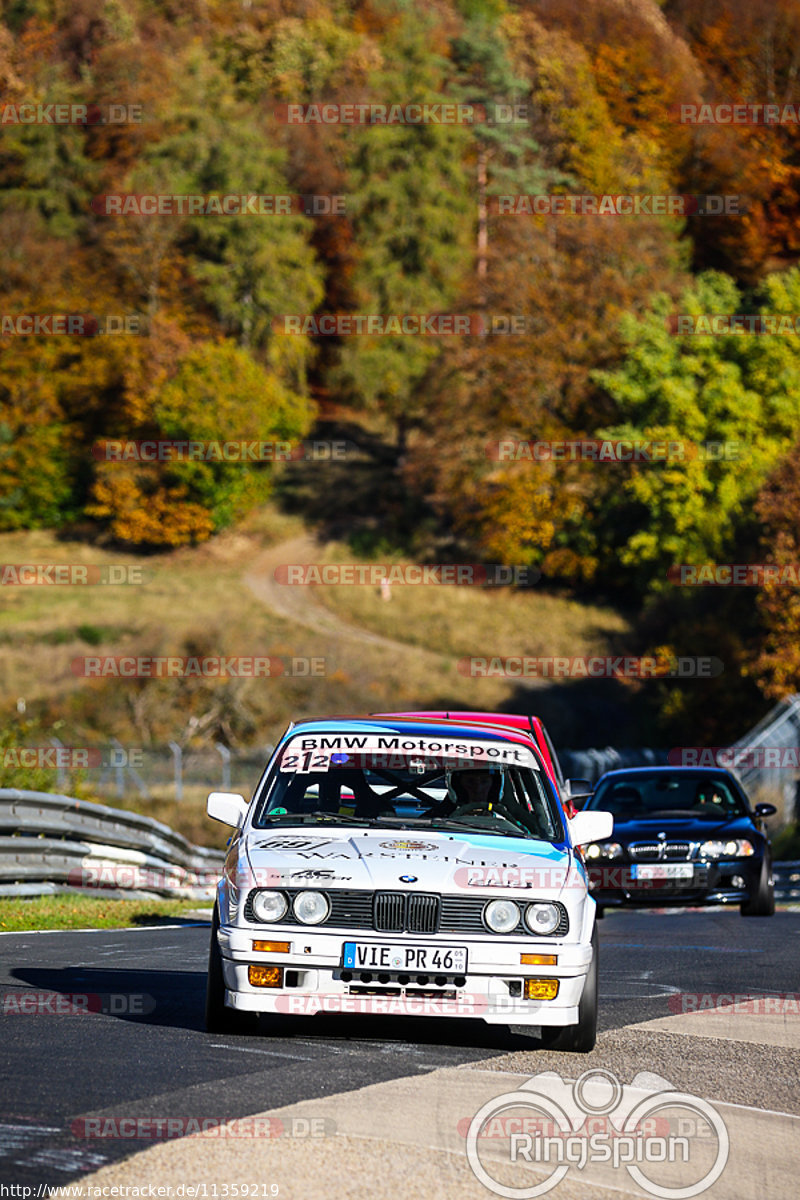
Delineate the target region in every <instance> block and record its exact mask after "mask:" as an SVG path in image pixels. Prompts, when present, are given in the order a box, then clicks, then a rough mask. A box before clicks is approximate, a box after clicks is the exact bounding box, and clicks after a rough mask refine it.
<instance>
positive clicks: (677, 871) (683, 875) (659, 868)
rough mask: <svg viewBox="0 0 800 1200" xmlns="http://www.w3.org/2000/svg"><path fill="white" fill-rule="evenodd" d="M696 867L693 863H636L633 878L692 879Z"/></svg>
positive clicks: (632, 872)
mask: <svg viewBox="0 0 800 1200" xmlns="http://www.w3.org/2000/svg"><path fill="white" fill-rule="evenodd" d="M693 874H694V867H693V866H692V864H691V863H634V864H633V866H632V867H631V878H632V879H648V880H650V879H691V878H692V876H693Z"/></svg>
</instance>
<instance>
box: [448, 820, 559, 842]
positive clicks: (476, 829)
mask: <svg viewBox="0 0 800 1200" xmlns="http://www.w3.org/2000/svg"><path fill="white" fill-rule="evenodd" d="M434 822H435V824H434ZM440 825H445V826H448V827H450V828H453V829H469V831H470V832H471V833H486V834H489V836H490V837H531V838H539V835H538V834H536V833H533V832H531V830H529V829H523V828H522V826H521V825H518V826H517V827H516V828H514V826H511V827H510V828H508V829H494V828H487V827H486V826H485V825H473V823H472V822H471V821H459V820H458V818H456V819H455V820H454V819H453V818H452V817H431V818H430V819H429V820H428V826H429V828H431V829H436V828H438V826H440ZM539 840H540V841H541V840H542V839H541V838H539Z"/></svg>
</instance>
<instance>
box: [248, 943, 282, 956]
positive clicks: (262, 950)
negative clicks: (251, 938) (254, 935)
mask: <svg viewBox="0 0 800 1200" xmlns="http://www.w3.org/2000/svg"><path fill="white" fill-rule="evenodd" d="M289 946H290V943H289V942H253V949H254V950H257V951H258V952H259V954H288V953H289Z"/></svg>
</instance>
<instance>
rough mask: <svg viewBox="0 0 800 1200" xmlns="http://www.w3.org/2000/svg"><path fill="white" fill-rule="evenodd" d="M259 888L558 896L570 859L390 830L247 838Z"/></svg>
mask: <svg viewBox="0 0 800 1200" xmlns="http://www.w3.org/2000/svg"><path fill="white" fill-rule="evenodd" d="M247 853H248V858H249V862H250V868H251V871H252V874H253V880H252V885H253V886H258V887H310V888H315V887H316V888H328V887H330V888H367V889H382V890H383V889H387V890H391V891H403V890H405V889H408V890H410V891H415V892H419V891H428V892H444V893H450V894H453V893H459V892H462V891H469V892H470V893H472V892H477V893H479V894H480V893H481V892H483V891H488V892H489V893H494V894H497V889H498V888H500V889H503V890H511V891H517V892H526V891H532V890H535V891H536V892H537V893H539V894H541V893H542V892H549V893H551V894H554V895H558V894H559V893H560V892H561V891H562V889H563V888H564V886H565V884H566V881H567V876H568V873H569V870H570V866H571V865H573V864H574V859H573V856H572V854H571V853H570V851H569V849H568V848H567V847H566V846H564V845H553V844H551V843H550V842H540V841H533V840H531V841H523V840H522V839H517V838H503V837H492V836H490V835H486V834H484V833H476V834H475V836H471V835H467V836H464V835H463V834H461V833H458V834H451V833H441V832H436V833H431V832H427V831H426V832H416V831H413V832H411V831H409V830H399V831H395V830H392V829H381V830H374V829H370V830H368V831H364V830H354V829H348V830H342V829H337V830H325V831H324V832H322V831H320V832H318V831H317V830H316V829H314V830H309V828H308V827H307V826H298V827H297V828H295V829H286V828H282V829H263V830H251V831H250V833H249V835H248V845H247Z"/></svg>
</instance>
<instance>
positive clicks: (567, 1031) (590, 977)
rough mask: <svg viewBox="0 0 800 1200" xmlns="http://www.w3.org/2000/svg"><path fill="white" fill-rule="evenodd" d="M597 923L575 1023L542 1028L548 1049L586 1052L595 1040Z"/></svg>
mask: <svg viewBox="0 0 800 1200" xmlns="http://www.w3.org/2000/svg"><path fill="white" fill-rule="evenodd" d="M597 951H598V937H597V925H596V924H595V927H594V930H593V931H592V965H591V966H590V967H589V973H588V974H587V976H586V982H585V983H584V985H583V993H582V995H581V998H580V1001H579V1003H578V1021H577V1024H575V1025H557V1026H556V1025H554V1026H551V1027H550V1028H547V1027H544V1028H543V1029H542V1043H543V1045H544V1046H546V1047H547V1049H548V1050H565V1051H568V1052H570V1053H572V1054H588V1053H589V1051H590V1050H594V1045H595V1042H596V1041H597V959H598V953H597Z"/></svg>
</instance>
